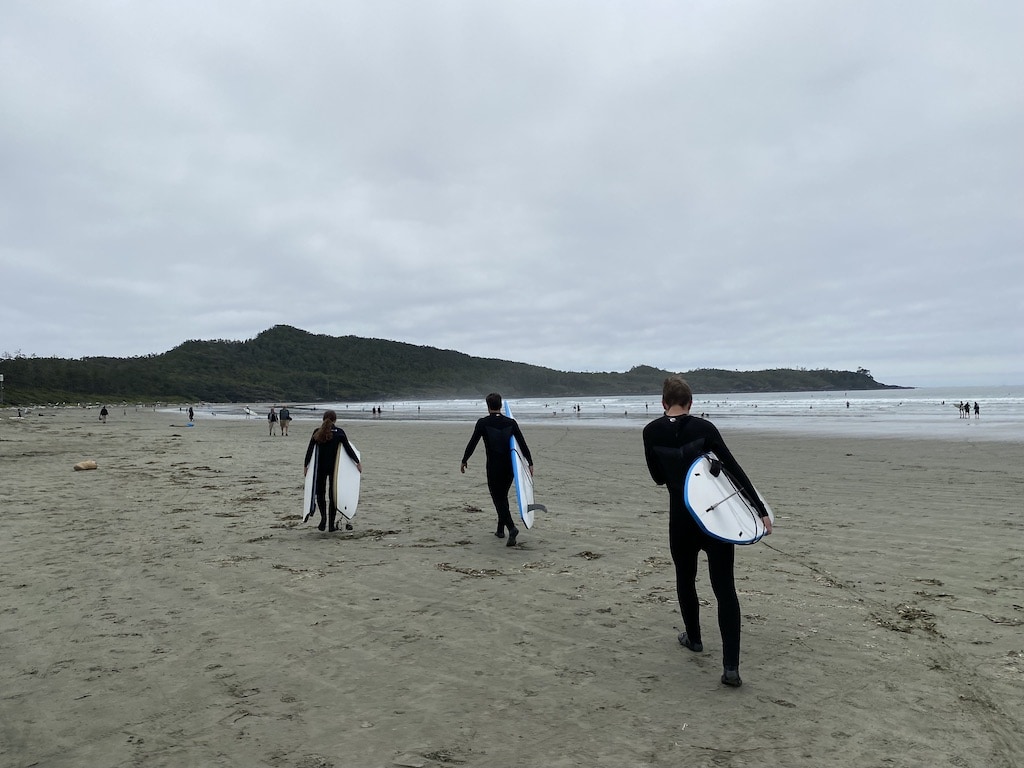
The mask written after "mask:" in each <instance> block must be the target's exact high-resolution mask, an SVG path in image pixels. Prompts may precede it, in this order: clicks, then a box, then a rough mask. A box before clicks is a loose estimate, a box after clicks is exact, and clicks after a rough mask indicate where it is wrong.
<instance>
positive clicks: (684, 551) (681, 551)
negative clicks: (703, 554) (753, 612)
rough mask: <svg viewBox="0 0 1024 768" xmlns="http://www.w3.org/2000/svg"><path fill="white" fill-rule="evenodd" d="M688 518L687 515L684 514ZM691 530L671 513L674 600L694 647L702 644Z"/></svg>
mask: <svg viewBox="0 0 1024 768" xmlns="http://www.w3.org/2000/svg"><path fill="white" fill-rule="evenodd" d="M686 514H687V515H688V513H686ZM693 533H694V532H693V531H692V530H691V526H689V525H688V524H687V522H686V521H685V520H683V519H682V518H680V516H679V515H677V514H673V513H670V516H669V523H668V537H669V550H670V551H671V552H672V562H673V563H674V564H675V567H676V597H677V598H678V599H679V613H680V614H682V617H683V628H684V629H685V630H686V635H687V637H689V638H690V640H692V641H693V642H695V643H699V642H701V635H700V601H699V600H698V598H697V584H696V581H697V554H698V553H699V552H700V544H699V540H698V539H697V538H696V537H695V536H694V535H693Z"/></svg>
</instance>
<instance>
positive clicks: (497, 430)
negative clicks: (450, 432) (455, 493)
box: [460, 392, 533, 547]
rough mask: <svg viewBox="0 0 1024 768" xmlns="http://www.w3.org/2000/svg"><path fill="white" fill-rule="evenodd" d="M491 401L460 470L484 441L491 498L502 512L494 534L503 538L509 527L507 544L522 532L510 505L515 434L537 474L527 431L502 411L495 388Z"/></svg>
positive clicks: (477, 424)
mask: <svg viewBox="0 0 1024 768" xmlns="http://www.w3.org/2000/svg"><path fill="white" fill-rule="evenodd" d="M485 400H486V402H487V415H486V416H484V417H483V418H481V419H478V420H477V422H476V428H475V429H474V430H473V436H472V437H471V438H469V443H468V444H467V445H466V452H465V453H464V454H463V455H462V466H461V467H460V471H461V472H462V473H463V474H465V472H466V468H467V467H468V466H469V457H470V456H472V455H473V451H475V450H476V446H477V443H479V442H480V440H481V439H482V440H483V441H484V450H485V452H486V454H487V490H488V491H490V493H491V501H493V502H494V509H495V511H496V512H497V513H498V529H497V530H496V531H495V532H494V535H495V536H497V537H498V538H499V539H503V538H504V537H505V530H506V529H508V543H507V544H506V545H505V546H506V547H514V546H515V545H516V537H517V536H519V529H518V528H516V524H515V523H514V522H513V521H512V511H511V510H510V509H509V505H508V492H509V490H510V489H511V488H512V481H513V479H514V474H513V470H512V447H511V442H510V438H511V437H513V436H514V437H515V438H516V440H518V441H519V446H520V448H522V450H523V456H524V457H525V458H526V461H527V463H528V464H529V465H530V474H531V475H532V474H533V457H532V456H530V449H529V448H528V447H527V445H526V440H525V439H523V433H522V431H521V430H520V429H519V424H517V423H516V420H515V419H510V418H509V417H508V416H506V415H505V414H503V413H502V412H501V395H500V394H498V393H497V392H492V393H491V394H489V395H488V396H487V397H486V398H485Z"/></svg>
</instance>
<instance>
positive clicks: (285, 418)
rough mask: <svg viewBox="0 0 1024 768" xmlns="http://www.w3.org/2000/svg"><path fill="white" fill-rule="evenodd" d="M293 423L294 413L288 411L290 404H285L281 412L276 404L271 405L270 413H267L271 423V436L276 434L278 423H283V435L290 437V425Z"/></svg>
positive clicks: (268, 421) (268, 420) (268, 422)
mask: <svg viewBox="0 0 1024 768" xmlns="http://www.w3.org/2000/svg"><path fill="white" fill-rule="evenodd" d="M291 423H292V415H291V413H290V412H289V411H288V406H287V405H286V406H283V407H282V408H281V412H280V413H278V412H277V409H276V408H275V407H274V406H270V413H268V414H267V424H269V425H270V437H273V436H274V430H275V429H276V428H277V425H278V424H280V425H281V437H288V425H289V424H291Z"/></svg>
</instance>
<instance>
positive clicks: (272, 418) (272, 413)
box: [267, 406, 277, 437]
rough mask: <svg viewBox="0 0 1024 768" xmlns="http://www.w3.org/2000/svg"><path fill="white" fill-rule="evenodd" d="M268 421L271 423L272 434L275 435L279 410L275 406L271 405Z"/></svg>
mask: <svg viewBox="0 0 1024 768" xmlns="http://www.w3.org/2000/svg"><path fill="white" fill-rule="evenodd" d="M267 423H268V424H269V425H270V436H271V437H273V436H274V430H275V429H277V410H275V408H274V406H270V413H268V414H267Z"/></svg>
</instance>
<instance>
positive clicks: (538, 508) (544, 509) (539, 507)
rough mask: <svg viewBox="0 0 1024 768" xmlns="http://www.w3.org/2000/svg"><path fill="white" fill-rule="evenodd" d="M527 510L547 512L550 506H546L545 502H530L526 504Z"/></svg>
mask: <svg viewBox="0 0 1024 768" xmlns="http://www.w3.org/2000/svg"><path fill="white" fill-rule="evenodd" d="M526 511H527V512H535V511H536V512H547V511H548V508H547V507H545V506H544V505H543V504H528V505H527V506H526Z"/></svg>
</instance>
